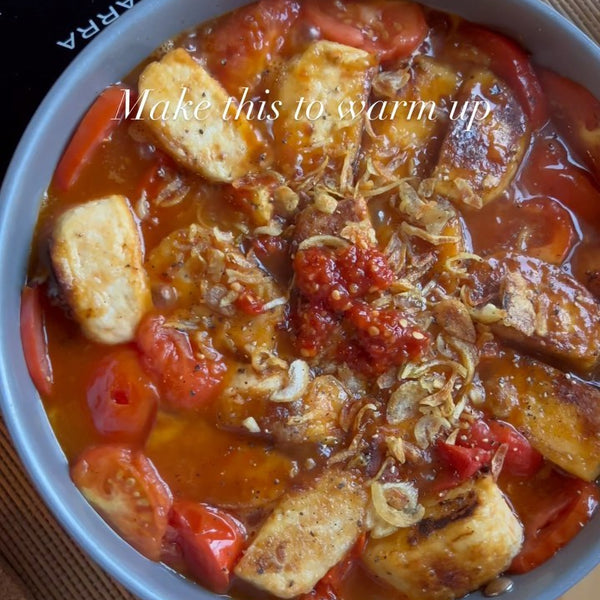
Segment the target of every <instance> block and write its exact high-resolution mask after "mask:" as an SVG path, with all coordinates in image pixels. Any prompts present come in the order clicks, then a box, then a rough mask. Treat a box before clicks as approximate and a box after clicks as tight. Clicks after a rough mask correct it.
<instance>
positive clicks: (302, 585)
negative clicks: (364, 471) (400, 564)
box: [235, 469, 367, 598]
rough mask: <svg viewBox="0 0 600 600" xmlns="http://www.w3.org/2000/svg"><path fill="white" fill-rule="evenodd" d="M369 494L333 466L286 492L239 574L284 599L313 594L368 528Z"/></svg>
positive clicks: (240, 566)
mask: <svg viewBox="0 0 600 600" xmlns="http://www.w3.org/2000/svg"><path fill="white" fill-rule="evenodd" d="M366 506H367V493H366V491H365V489H364V486H363V485H361V483H360V482H359V481H358V480H357V479H355V478H354V476H352V475H351V474H349V473H345V472H342V471H341V470H339V469H331V470H329V471H326V472H325V473H323V475H322V476H321V477H320V478H319V479H318V480H317V481H316V483H315V484H314V486H313V487H312V488H310V489H306V490H296V491H293V492H290V493H289V494H288V495H287V496H285V497H284V498H283V499H282V500H281V501H280V503H279V505H278V506H277V508H275V510H274V511H273V513H272V514H271V515H270V516H269V518H268V519H267V520H266V522H265V523H264V525H263V526H262V528H261V529H260V531H259V532H258V535H257V536H256V538H255V539H254V541H253V542H252V544H251V545H250V547H249V548H248V550H247V551H246V553H245V554H244V556H243V557H242V559H241V561H240V562H239V563H238V565H237V567H236V569H235V574H236V575H237V576H238V577H240V578H241V579H243V580H244V581H247V582H249V583H251V584H253V585H255V586H256V587H258V588H259V589H261V590H265V591H266V592H269V593H270V594H273V595H274V596H277V597H279V598H293V597H295V596H299V595H300V594H307V593H308V592H310V591H311V590H312V589H313V587H314V586H315V585H316V583H317V582H318V581H319V580H320V579H322V578H323V576H324V575H325V574H326V573H327V571H329V569H331V567H333V566H334V565H336V564H337V563H338V562H339V561H340V560H342V558H344V556H345V555H346V553H347V552H348V551H349V550H350V549H351V548H352V546H353V545H354V543H355V542H356V540H357V539H358V537H359V535H360V534H361V533H362V531H363V529H364V518H365V510H366Z"/></svg>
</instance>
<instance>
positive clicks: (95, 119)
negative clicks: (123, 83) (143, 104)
mask: <svg viewBox="0 0 600 600" xmlns="http://www.w3.org/2000/svg"><path fill="white" fill-rule="evenodd" d="M124 94H125V90H124V88H122V87H119V86H111V87H108V88H106V89H105V90H104V91H103V92H102V93H101V94H100V95H99V96H98V98H96V100H95V101H94V103H93V104H92V106H91V107H90V109H89V110H88V112H87V113H86V114H85V116H84V117H83V119H82V121H81V123H80V124H79V126H78V127H77V129H76V131H75V134H74V135H73V137H72V138H71V141H70V142H69V144H68V146H67V149H66V150H65V152H64V154H63V155H62V158H61V159H60V162H59V163H58V166H57V167H56V171H55V172H54V183H55V185H56V187H57V188H58V189H59V190H61V191H67V190H69V189H70V188H71V187H72V186H73V185H74V184H75V182H76V181H77V179H78V177H79V175H80V174H81V171H82V170H83V167H84V166H85V165H86V164H87V163H88V162H89V161H90V160H91V158H92V156H93V154H94V152H95V151H96V149H97V148H98V146H100V144H102V142H104V141H106V140H107V139H108V138H109V137H110V135H111V134H112V132H113V131H114V130H115V129H116V127H117V125H118V124H119V123H120V122H121V119H122V118H123V115H124V114H125V102H124Z"/></svg>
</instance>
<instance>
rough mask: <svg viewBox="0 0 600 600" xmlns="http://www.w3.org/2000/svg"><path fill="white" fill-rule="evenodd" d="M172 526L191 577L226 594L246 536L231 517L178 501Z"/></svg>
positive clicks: (192, 503)
mask: <svg viewBox="0 0 600 600" xmlns="http://www.w3.org/2000/svg"><path fill="white" fill-rule="evenodd" d="M170 524H171V526H172V527H174V529H175V531H176V532H177V538H176V539H177V544H178V545H179V546H180V548H181V551H182V553H183V558H184V561H185V563H186V565H187V567H188V569H189V570H190V571H191V573H192V575H194V576H195V577H197V578H198V580H199V581H200V582H201V583H203V584H204V585H206V586H207V587H208V588H210V589H211V590H212V591H213V592H215V593H217V594H224V593H225V592H226V591H227V590H228V588H229V583H230V579H231V572H232V570H233V567H234V566H235V564H236V563H237V560H238V558H239V557H240V555H241V553H242V550H243V548H244V542H245V539H246V534H245V531H244V527H243V525H242V524H241V523H239V522H238V521H237V520H236V519H234V518H233V517H232V516H231V515H229V514H227V513H225V512H223V511H221V510H219V509H217V508H214V507H212V506H209V505H207V504H196V503H194V502H176V503H175V505H174V506H173V511H172V513H171V517H170Z"/></svg>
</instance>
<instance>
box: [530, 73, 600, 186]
mask: <svg viewBox="0 0 600 600" xmlns="http://www.w3.org/2000/svg"><path fill="white" fill-rule="evenodd" d="M537 73H538V76H539V78H540V81H541V84H542V88H543V90H544V93H545V94H546V96H547V97H548V102H549V105H550V114H551V116H552V120H553V121H554V123H555V124H556V125H557V127H558V129H559V130H560V132H561V133H562V135H564V136H565V138H566V139H567V140H568V141H569V144H570V145H571V146H572V147H573V148H574V149H575V151H576V153H577V155H578V157H579V158H580V159H581V160H583V161H585V162H586V164H587V166H588V167H589V168H590V169H591V170H592V172H593V173H594V175H595V176H596V177H597V178H598V179H600V100H598V99H597V98H596V97H595V96H593V95H592V94H591V92H589V91H588V90H587V89H586V88H585V87H583V86H582V85H580V84H579V83H576V82H574V81H572V80H571V79H567V78H566V77H562V76H561V75H558V73H555V72H554V71H550V70H549V69H542V68H539V69H538V70H537Z"/></svg>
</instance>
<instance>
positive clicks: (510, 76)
mask: <svg viewBox="0 0 600 600" xmlns="http://www.w3.org/2000/svg"><path fill="white" fill-rule="evenodd" d="M459 33H460V34H461V37H462V39H466V40H467V41H469V42H470V43H472V44H473V45H474V46H476V47H477V48H478V49H480V50H481V51H482V52H484V53H485V54H487V55H488V56H489V57H490V60H491V63H490V68H491V69H492V71H494V73H496V75H498V76H499V77H501V78H502V79H504V80H505V81H506V82H507V83H508V85H509V86H510V87H511V88H512V90H513V91H514V93H515V95H516V96H517V99H518V100H519V102H520V103H521V105H522V107H523V109H524V111H525V114H526V115H527V116H528V118H529V121H530V123H531V126H532V127H533V128H534V129H540V128H541V127H542V126H543V125H545V124H546V123H547V122H548V118H549V116H548V105H547V100H546V96H545V94H544V91H543V90H542V86H541V84H540V82H539V79H538V77H537V74H536V72H535V69H534V68H533V66H532V64H531V61H530V60H529V56H528V55H527V53H526V52H525V51H524V50H523V49H522V48H521V47H520V46H519V45H518V44H517V43H516V42H514V41H513V40H510V39H509V38H507V37H505V36H503V35H501V34H499V33H496V32H495V31H492V30H490V29H487V28H486V27H481V26H480V25H475V24H473V23H468V22H463V23H462V24H461V26H460V28H459Z"/></svg>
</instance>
